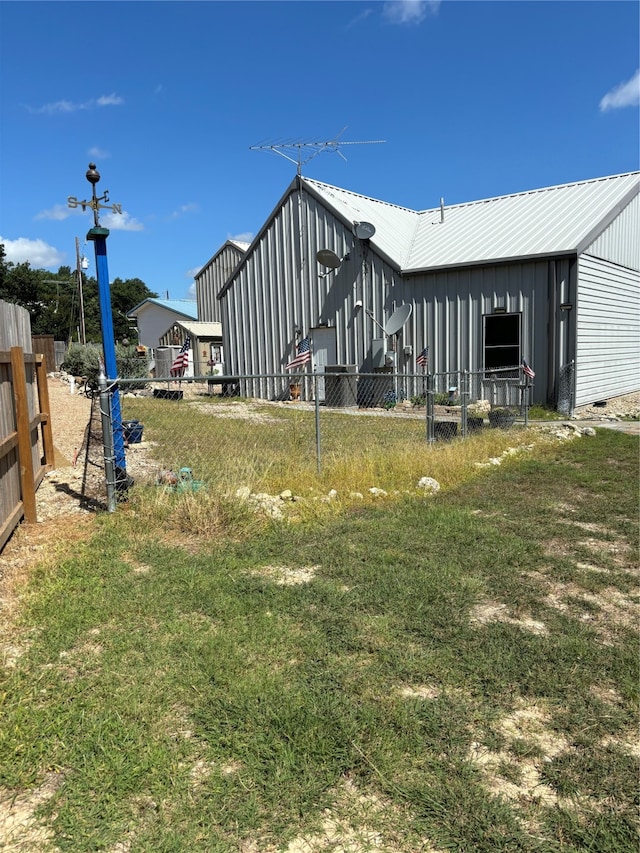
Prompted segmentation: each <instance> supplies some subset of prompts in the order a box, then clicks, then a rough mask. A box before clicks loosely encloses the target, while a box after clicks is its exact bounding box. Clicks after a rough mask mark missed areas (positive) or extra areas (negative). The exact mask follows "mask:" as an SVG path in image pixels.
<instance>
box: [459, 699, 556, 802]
mask: <svg viewBox="0 0 640 853" xmlns="http://www.w3.org/2000/svg"><path fill="white" fill-rule="evenodd" d="M548 724H549V714H548V712H547V710H546V709H545V708H544V707H543V706H542V705H540V704H535V703H529V702H526V701H525V700H520V702H519V703H518V707H516V709H515V710H514V711H513V712H512V713H511V714H508V715H506V716H505V717H503V718H502V719H501V720H500V721H499V723H498V726H497V729H498V731H499V733H500V734H501V735H502V736H503V737H504V739H505V741H506V743H507V746H506V748H505V749H501V750H491V749H489V748H487V747H485V746H483V745H482V744H480V743H477V742H474V743H472V744H471V748H470V750H469V759H470V760H471V761H472V762H473V763H474V764H475V765H476V766H477V767H478V768H479V769H480V771H481V773H482V776H483V778H484V781H485V785H486V786H487V788H488V790H489V791H491V793H492V794H494V795H496V796H501V797H504V798H505V799H507V800H509V801H510V802H512V803H513V804H514V805H520V806H528V805H530V804H532V803H535V804H537V805H542V806H550V805H555V804H556V803H557V802H558V796H557V794H556V792H555V791H554V790H553V788H551V787H550V786H549V785H547V784H545V783H544V782H543V781H542V775H541V765H542V763H543V762H546V761H550V760H551V759H552V758H554V757H555V756H556V755H558V754H559V753H560V752H563V751H564V750H566V749H567V746H568V745H567V742H566V740H565V739H564V738H563V737H561V736H559V735H558V734H557V733H556V732H554V731H553V730H552V729H550V728H549V725H548ZM522 741H525V742H527V743H530V744H532V745H533V746H535V752H536V753H537V754H536V756H535V757H531V756H521V755H517V754H516V753H515V752H514V749H513V748H514V746H515V745H516V743H518V742H522Z"/></svg>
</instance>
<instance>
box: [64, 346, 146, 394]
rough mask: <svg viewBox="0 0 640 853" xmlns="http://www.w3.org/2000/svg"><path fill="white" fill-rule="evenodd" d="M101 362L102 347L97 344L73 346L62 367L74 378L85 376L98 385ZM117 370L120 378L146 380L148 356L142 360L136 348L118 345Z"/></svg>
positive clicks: (68, 351)
mask: <svg viewBox="0 0 640 853" xmlns="http://www.w3.org/2000/svg"><path fill="white" fill-rule="evenodd" d="M101 361H102V347H100V346H98V345H97V344H86V345H85V346H82V345H81V344H71V346H70V347H69V349H68V350H67V354H66V356H65V359H64V361H63V362H62V364H61V367H62V369H63V370H66V372H67V373H71V374H72V375H73V376H85V377H86V378H87V379H89V380H91V381H92V382H96V383H97V382H98V376H99V375H100V362H101ZM116 369H117V371H118V376H122V377H125V378H127V379H144V378H146V377H147V376H148V375H149V361H148V358H147V357H146V356H145V357H144V358H140V356H139V355H137V350H136V348H135V347H134V346H125V345H124V344H116ZM137 387H139V386H137Z"/></svg>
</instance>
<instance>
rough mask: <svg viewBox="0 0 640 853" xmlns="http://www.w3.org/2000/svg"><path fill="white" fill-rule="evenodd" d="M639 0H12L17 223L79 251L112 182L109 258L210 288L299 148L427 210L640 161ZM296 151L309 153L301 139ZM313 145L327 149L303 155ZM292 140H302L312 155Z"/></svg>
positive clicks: (1, 217)
mask: <svg viewBox="0 0 640 853" xmlns="http://www.w3.org/2000/svg"><path fill="white" fill-rule="evenodd" d="M639 10H640V4H639V3H638V2H635V0H634V2H616V0H605V2H597V0H595V2H581V0H575V2H562V0H546V2H545V0H540V2H526V0H511V2H483V0H475V2H462V0H442V2H436V0H433V1H432V2H419V0H412V2H403V1H402V0H392V2H367V0H362V2H348V0H342V2H330V0H325V1H324V2H311V1H309V2H306V0H305V1H304V2H303V1H302V0H299V1H298V2H295V0H291V1H290V2H269V0H263V2H242V0H238V2H205V0H201V2H170V0H168V1H167V2H153V0H146V1H145V0H142V2H131V0H129V2H82V0H80V2H44V3H41V2H29V1H28V0H22V2H6V1H5V2H0V57H1V58H0V81H1V82H0V86H1V89H0V133H1V136H2V142H1V149H0V241H1V242H3V243H4V244H5V249H6V252H7V257H8V259H9V260H12V261H15V262H22V261H26V260H28V261H29V262H30V263H31V265H32V266H33V267H36V268H46V269H50V270H52V271H56V270H57V269H58V267H59V266H60V265H61V264H67V265H70V266H72V267H73V266H75V238H76V237H79V238H80V244H81V248H83V249H84V251H86V253H87V255H88V256H89V258H90V260H91V266H90V268H89V270H88V272H89V274H95V267H94V263H93V257H92V252H91V245H90V244H89V246H87V247H86V248H84V245H83V244H84V240H85V235H86V232H87V230H88V229H89V228H90V227H91V226H92V224H93V219H92V215H91V213H90V212H89V211H87V212H86V213H82V212H81V211H80V209H75V210H73V209H71V208H69V207H68V205H67V198H68V196H75V197H76V198H78V199H86V198H88V197H90V195H91V187H90V185H89V183H88V182H87V181H86V179H85V172H86V170H87V167H88V164H89V162H90V161H94V162H95V163H96V164H97V167H98V170H99V172H100V174H101V176H102V179H101V181H100V183H99V184H98V192H99V194H102V193H103V192H104V191H105V190H108V191H109V201H111V202H116V203H118V204H121V205H122V211H123V213H122V215H117V214H111V213H109V212H106V211H104V212H102V213H101V224H102V225H106V226H107V227H108V228H109V229H110V230H111V235H110V237H109V241H108V251H109V272H110V277H111V278H112V279H113V278H115V277H120V278H124V279H126V278H140V279H142V280H143V281H144V282H145V283H146V284H147V286H148V287H149V288H151V289H152V290H154V291H156V292H157V293H159V294H160V295H161V296H165V295H166V294H167V293H168V294H169V296H170V297H171V298H174V299H176V298H189V297H193V295H194V294H193V275H194V273H195V271H197V270H198V269H199V268H200V267H201V266H202V265H203V264H204V263H206V261H207V260H208V259H209V258H210V257H211V256H212V255H213V254H214V253H215V252H216V251H217V250H218V249H219V248H220V246H221V245H222V244H223V243H224V242H225V240H227V239H229V238H234V239H239V240H250V239H252V237H253V236H254V235H255V234H256V233H257V231H258V230H259V229H260V227H261V226H262V224H263V223H264V222H265V220H266V219H267V217H268V216H269V215H270V213H271V212H272V210H273V209H274V208H275V206H276V204H277V203H278V201H279V199H280V198H281V196H282V195H283V193H284V192H285V190H286V189H287V187H288V185H289V184H290V182H291V181H292V180H293V178H294V176H295V172H296V166H295V164H294V163H292V162H290V161H288V160H287V159H285V158H284V157H282V156H280V155H278V154H277V153H274V152H273V151H267V150H250V149H251V147H252V146H259V145H280V144H283V143H286V142H314V141H318V142H323V141H331V140H334V139H336V138H338V134H340V132H341V131H343V128H346V129H345V130H344V131H343V132H342V134H341V136H339V139H340V140H342V141H343V142H358V141H363V142H368V141H373V140H386V141H385V142H384V144H382V143H381V144H367V145H364V144H363V145H356V144H354V145H344V146H342V147H340V148H339V149H338V151H339V152H341V153H342V154H343V155H344V156H345V157H346V162H345V160H344V159H343V158H342V157H341V156H339V154H338V153H337V152H336V151H335V150H329V151H325V152H322V153H320V154H318V155H317V156H315V157H314V158H313V159H312V160H310V161H309V162H307V163H305V164H304V165H303V166H302V173H303V175H305V176H307V177H310V178H315V179H317V180H320V181H325V182H327V183H330V184H334V185H336V186H339V187H344V188H346V189H349V190H352V191H354V192H358V193H362V194H364V195H367V196H371V197H373V198H378V199H382V200H385V201H389V202H392V203H394V204H399V205H403V206H406V207H410V208H413V209H416V210H419V209H425V208H431V207H438V205H439V203H440V198H441V197H444V199H445V203H447V204H453V203H456V202H462V201H471V200H474V199H480V198H488V197H491V196H498V195H504V194H508V193H513V192H519V191H524V190H528V189H534V188H537V187H543V186H551V185H553V184H562V183H568V182H572V181H579V180H583V179H588V178H595V177H601V176H604V175H611V174H617V173H620V172H628V171H634V170H637V169H638V168H640V162H639V135H640V134H639V115H638V103H639V95H640V80H639V76H638V67H639V65H640V58H639V56H640V48H639V33H640V20H639ZM288 153H290V154H294V152H288ZM309 153H313V149H310V150H309V151H307V152H306V154H309ZM294 156H295V154H294Z"/></svg>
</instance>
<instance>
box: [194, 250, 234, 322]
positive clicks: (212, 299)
mask: <svg viewBox="0 0 640 853" xmlns="http://www.w3.org/2000/svg"><path fill="white" fill-rule="evenodd" d="M243 257H244V253H243V252H242V251H240V249H237V248H236V247H235V246H232V245H227V246H225V247H224V248H223V249H222V250H221V251H220V252H219V253H218V254H217V255H215V257H214V258H213V259H212V261H211V262H210V263H209V264H207V266H206V267H205V268H204V269H203V270H201V272H200V273H199V274H198V277H197V278H196V300H197V303H198V320H201V321H202V322H204V323H219V322H220V319H221V310H220V302H219V300H218V294H219V293H220V291H221V290H222V288H223V287H224V285H225V282H226V281H227V280H228V278H229V276H230V275H231V273H232V272H233V271H234V269H235V268H236V267H237V265H238V264H239V263H240V261H241V260H242V258H243Z"/></svg>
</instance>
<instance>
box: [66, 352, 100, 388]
mask: <svg viewBox="0 0 640 853" xmlns="http://www.w3.org/2000/svg"><path fill="white" fill-rule="evenodd" d="M101 358H102V347H99V346H98V345H97V344H86V345H85V346H82V345H81V344H71V346H70V347H69V349H68V350H67V354H66V355H65V357H64V361H63V362H62V364H61V365H60V366H61V367H62V369H63V370H66V372H67V373H71V374H72V376H85V377H86V378H87V379H90V380H91V381H93V382H97V381H98V376H99V375H100V360H101Z"/></svg>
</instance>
